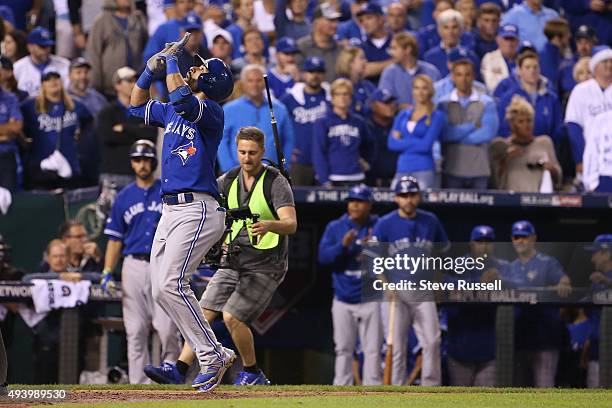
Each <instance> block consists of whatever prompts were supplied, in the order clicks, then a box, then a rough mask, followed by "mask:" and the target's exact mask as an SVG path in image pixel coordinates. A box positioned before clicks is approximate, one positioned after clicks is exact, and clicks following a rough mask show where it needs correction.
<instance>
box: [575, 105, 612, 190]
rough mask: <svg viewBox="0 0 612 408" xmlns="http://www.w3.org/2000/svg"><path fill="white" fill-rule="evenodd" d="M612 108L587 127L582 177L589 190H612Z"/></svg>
mask: <svg viewBox="0 0 612 408" xmlns="http://www.w3.org/2000/svg"><path fill="white" fill-rule="evenodd" d="M610 124H612V110H611V111H607V112H605V113H602V114H600V115H597V116H596V117H595V118H593V119H592V121H591V122H590V123H589V124H588V126H587V127H586V129H585V133H584V135H585V148H584V155H583V159H584V160H583V165H584V167H583V174H582V179H583V182H584V186H585V188H586V190H587V191H597V192H607V193H610V192H612V126H611V125H610Z"/></svg>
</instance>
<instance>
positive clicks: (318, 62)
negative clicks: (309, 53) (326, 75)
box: [303, 57, 325, 72]
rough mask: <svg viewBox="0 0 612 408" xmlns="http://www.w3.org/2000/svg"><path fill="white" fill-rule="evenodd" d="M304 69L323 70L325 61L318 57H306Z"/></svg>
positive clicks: (310, 70)
mask: <svg viewBox="0 0 612 408" xmlns="http://www.w3.org/2000/svg"><path fill="white" fill-rule="evenodd" d="M303 70H304V71H307V72H312V71H316V72H325V61H324V60H323V59H322V58H319V57H308V58H306V61H304V69H303Z"/></svg>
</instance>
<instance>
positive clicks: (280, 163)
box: [263, 74, 291, 184]
mask: <svg viewBox="0 0 612 408" xmlns="http://www.w3.org/2000/svg"><path fill="white" fill-rule="evenodd" d="M263 78H264V82H265V83H266V94H267V96H268V108H270V124H271V125H272V132H273V133H274V147H275V148H276V157H278V166H279V170H280V172H281V174H282V175H283V176H285V178H286V179H287V181H289V184H291V178H290V177H289V173H287V170H285V163H286V160H285V155H284V154H283V147H282V146H281V141H280V136H279V135H278V124H277V123H276V117H275V116H274V108H273V107H272V97H271V95H270V83H269V82H268V75H267V74H264V76H263Z"/></svg>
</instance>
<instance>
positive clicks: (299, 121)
mask: <svg viewBox="0 0 612 408" xmlns="http://www.w3.org/2000/svg"><path fill="white" fill-rule="evenodd" d="M280 101H281V102H282V103H283V104H284V105H285V107H286V108H287V111H288V112H289V115H290V116H291V120H292V122H293V132H294V138H295V150H294V152H295V157H294V160H295V163H300V164H312V142H313V138H314V137H313V127H314V123H315V121H317V119H320V118H322V117H324V116H325V114H326V113H327V112H328V110H331V107H329V106H328V104H327V98H326V93H325V91H324V90H321V91H320V92H319V93H316V94H309V93H306V92H304V86H303V84H298V85H296V86H294V87H292V88H291V89H289V90H288V91H287V93H286V94H285V95H284V96H283V97H282V98H281V100H280Z"/></svg>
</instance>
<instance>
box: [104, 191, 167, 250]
mask: <svg viewBox="0 0 612 408" xmlns="http://www.w3.org/2000/svg"><path fill="white" fill-rule="evenodd" d="M160 187H161V182H160V181H159V180H155V183H154V184H153V185H152V186H151V187H149V188H147V189H144V188H141V187H138V185H137V184H136V182H134V183H130V184H128V185H127V186H125V188H123V190H121V191H120V192H119V194H117V198H116V199H115V203H114V204H113V208H112V210H111V214H110V217H108V219H107V220H106V228H105V229H104V234H106V235H107V236H108V239H110V240H111V241H122V242H123V250H122V253H123V255H129V254H148V253H150V252H151V244H152V243H153V236H154V235H155V229H156V228H157V223H158V222H159V219H160V217H161V211H162V201H161V192H160Z"/></svg>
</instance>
